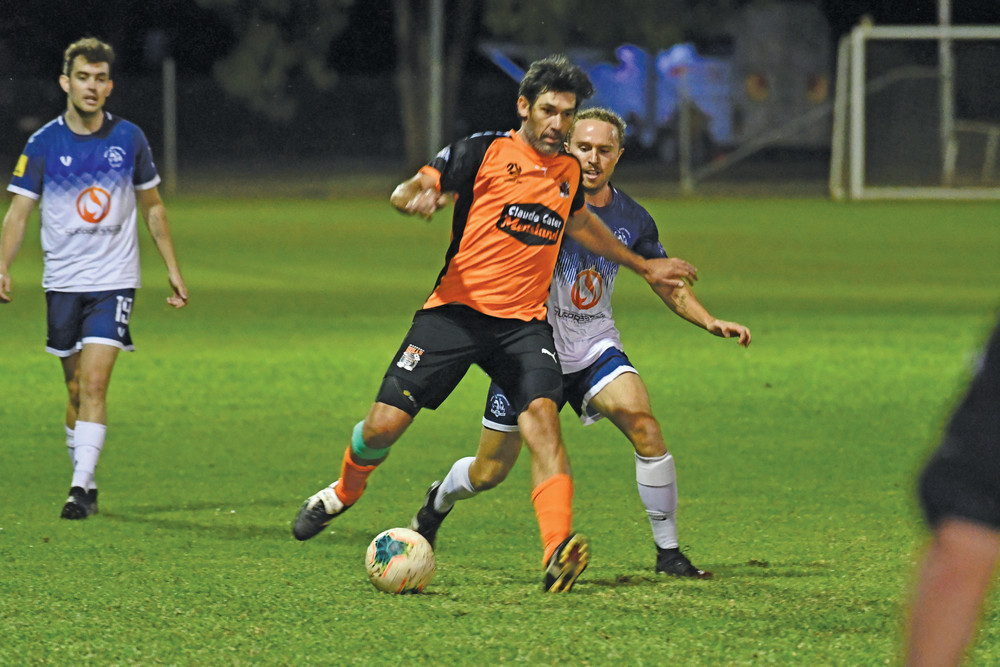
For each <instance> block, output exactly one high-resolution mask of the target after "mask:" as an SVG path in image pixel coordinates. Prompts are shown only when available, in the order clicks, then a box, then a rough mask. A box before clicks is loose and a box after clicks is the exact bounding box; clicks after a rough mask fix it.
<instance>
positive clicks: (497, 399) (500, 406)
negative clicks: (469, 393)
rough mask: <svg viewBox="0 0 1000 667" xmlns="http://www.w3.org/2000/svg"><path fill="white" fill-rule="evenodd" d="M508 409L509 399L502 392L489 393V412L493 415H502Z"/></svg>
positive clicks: (504, 414)
mask: <svg viewBox="0 0 1000 667" xmlns="http://www.w3.org/2000/svg"><path fill="white" fill-rule="evenodd" d="M508 410H510V401H508V400H507V397H506V396H504V395H503V394H490V412H491V413H493V416H494V417H504V416H506V414H507V411H508Z"/></svg>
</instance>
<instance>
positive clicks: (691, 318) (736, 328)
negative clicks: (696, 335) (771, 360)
mask: <svg viewBox="0 0 1000 667" xmlns="http://www.w3.org/2000/svg"><path fill="white" fill-rule="evenodd" d="M653 291H654V292H656V294H657V296H659V297H660V298H661V299H663V303H665V304H667V307H668V308H670V310H672V311H674V312H675V313H676V314H677V315H678V316H680V317H683V318H684V319H685V320H687V321H688V322H690V323H692V324H695V325H697V326H699V327H701V328H702V329H704V330H705V331H707V332H708V333H710V334H712V335H714V336H718V337H719V338H737V339H739V344H740V345H742V346H743V347H747V346H748V345H750V329H748V328H746V327H745V326H743V325H742V324H738V323H736V322H727V321H725V320H720V319H718V318H715V317H712V315H711V313H709V312H708V310H707V309H706V308H705V306H703V305H702V304H701V302H700V301H698V298H697V297H696V296H695V295H694V291H693V290H692V289H691V288H690V287H688V286H687V285H684V286H683V287H657V286H655V285H654V286H653Z"/></svg>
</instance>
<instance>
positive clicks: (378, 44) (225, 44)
mask: <svg viewBox="0 0 1000 667" xmlns="http://www.w3.org/2000/svg"><path fill="white" fill-rule="evenodd" d="M651 4H652V3H651ZM819 6H820V7H821V8H822V10H823V12H824V13H825V14H826V16H827V18H828V20H829V22H830V27H831V30H832V32H833V33H834V36H838V35H840V34H843V33H845V32H847V31H849V30H850V29H851V27H852V26H853V25H855V24H856V23H857V22H858V20H859V19H860V18H861V17H862V16H863V15H868V16H871V17H872V19H873V20H874V21H875V22H876V23H881V24H896V23H898V24H932V23H936V22H937V3H936V2H935V0H824V1H823V2H820V3H819ZM123 7H127V10H126V11H125V12H124V13H123V11H122V8H123ZM952 18H953V21H954V23H956V24H962V23H966V24H968V23H998V22H1000V3H997V2H992V1H990V2H980V1H978V0H953V2H952ZM155 29H161V30H163V31H165V32H166V33H167V34H168V35H170V36H171V40H172V42H173V43H174V47H173V48H172V49H171V50H172V51H173V56H174V58H175V60H176V61H177V65H178V68H179V71H180V72H181V73H182V74H183V73H185V72H188V73H190V72H207V71H209V69H210V67H211V64H212V62H214V60H215V59H217V58H218V57H219V56H221V55H222V54H224V53H226V52H227V50H228V49H229V48H230V47H231V45H232V44H233V43H234V41H235V38H234V35H233V34H232V32H231V30H230V29H229V28H228V27H227V26H226V25H225V24H224V23H223V22H222V21H220V20H219V18H218V17H217V16H216V15H215V14H214V13H213V12H212V11H209V10H206V9H202V8H201V7H199V6H198V5H197V4H196V3H195V2H194V0H148V1H147V2H142V3H133V2H128V3H116V2H91V1H86V0H85V1H82V2H73V3H68V2H65V1H64V0H33V1H32V2H30V3H27V2H3V3H0V71H2V72H5V73H8V74H26V73H39V74H40V73H45V72H54V71H58V65H59V54H60V53H61V51H62V49H63V48H65V46H66V44H67V43H69V42H70V41H72V40H73V39H75V38H77V37H79V36H81V35H83V34H94V35H97V36H99V37H102V38H105V39H107V40H109V41H110V42H111V43H113V44H114V45H115V47H116V49H117V50H118V52H119V54H120V63H119V67H120V69H119V70H118V71H119V72H123V73H138V72H141V71H142V70H143V69H144V67H145V66H146V65H145V62H144V54H143V48H144V40H145V37H146V35H147V34H148V33H149V31H151V30H155ZM392 34H393V25H392V5H391V3H390V2H388V0H375V1H359V2H356V3H355V4H354V6H353V8H352V9H351V10H350V27H349V28H348V29H347V30H345V31H344V32H343V33H342V34H341V35H340V36H339V37H338V38H337V39H336V41H335V42H334V43H333V44H332V45H331V48H330V53H329V60H330V62H331V63H335V64H336V67H337V70H338V71H339V72H340V73H343V74H363V73H373V72H386V71H391V70H392V69H393V68H394V66H395V50H394V48H393V45H392V43H391V40H390V39H387V37H390V36H391V35H392ZM470 64H472V65H473V66H476V65H477V64H478V65H483V63H481V62H479V63H476V62H473V63H470Z"/></svg>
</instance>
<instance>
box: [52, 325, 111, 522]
mask: <svg viewBox="0 0 1000 667" xmlns="http://www.w3.org/2000/svg"><path fill="white" fill-rule="evenodd" d="M118 352H119V348H117V347H115V346H112V345H103V344H99V343H88V344H86V345H84V346H83V349H82V350H81V351H80V352H78V353H75V354H72V355H70V356H69V357H64V358H62V359H61V361H62V366H63V378H64V380H65V381H66V389H67V392H68V394H69V400H68V402H67V408H66V419H67V423H66V425H67V440H66V442H67V447H70V446H71V448H72V451H71V457H72V461H73V481H72V483H71V485H70V492H69V497H68V498H67V499H66V504H65V505H64V506H63V510H62V517H63V518H64V519H85V518H87V517H88V516H90V515H92V514H97V482H96V481H95V479H94V474H95V472H96V470H97V462H98V460H99V459H100V456H101V450H102V449H103V448H104V440H105V436H106V433H107V420H108V412H107V397H108V385H109V384H110V382H111V372H112V370H114V366H115V361H116V360H117V359H118ZM70 420H73V424H72V427H73V431H72V436H70V435H69V432H68V429H69V427H70Z"/></svg>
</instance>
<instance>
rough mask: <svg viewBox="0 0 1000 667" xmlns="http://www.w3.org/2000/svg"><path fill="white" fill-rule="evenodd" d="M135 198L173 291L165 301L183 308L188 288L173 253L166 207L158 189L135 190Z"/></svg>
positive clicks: (186, 299)
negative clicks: (164, 266) (165, 268)
mask: <svg viewBox="0 0 1000 667" xmlns="http://www.w3.org/2000/svg"><path fill="white" fill-rule="evenodd" d="M136 198H137V199H138V200H139V206H140V207H141V208H142V218H143V220H145V221H146V227H147V228H148V229H149V234H150V236H152V237H153V243H155V244H156V249H157V251H159V253H160V257H162V258H163V263H164V264H165V265H166V267H167V280H168V281H169V282H170V289H171V290H172V291H173V294H171V295H170V296H169V297H167V303H168V304H170V305H171V306H173V307H174V308H183V307H184V306H186V305H187V301H188V290H187V285H185V284H184V278H183V277H181V269H180V266H179V265H178V263H177V255H176V254H175V253H174V242H173V239H172V237H171V235H170V222H169V221H168V220H167V207H166V206H165V205H164V203H163V200H162V199H161V198H160V193H159V190H157V189H156V188H150V189H149V190H137V191H136Z"/></svg>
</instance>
